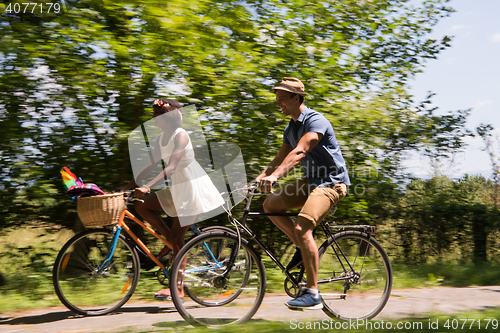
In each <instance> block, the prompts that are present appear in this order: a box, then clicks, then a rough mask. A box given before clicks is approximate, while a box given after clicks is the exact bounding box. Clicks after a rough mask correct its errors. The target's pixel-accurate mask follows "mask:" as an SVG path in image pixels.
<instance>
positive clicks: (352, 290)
mask: <svg viewBox="0 0 500 333" xmlns="http://www.w3.org/2000/svg"><path fill="white" fill-rule="evenodd" d="M337 245H338V246H337ZM334 249H335V250H336V252H337V253H335V251H334ZM340 250H341V251H340ZM342 253H343V254H344V255H345V257H346V258H347V261H349V263H350V265H349V264H348V262H347V261H346V260H345V258H344V256H343V255H342ZM337 255H338V256H337ZM319 258H320V261H319V268H318V282H319V283H318V286H319V290H320V292H321V296H322V298H323V311H324V312H325V313H326V314H327V315H328V316H329V317H331V318H338V319H341V320H350V321H353V320H363V319H371V318H373V317H375V316H376V315H378V314H379V313H380V311H382V309H383V308H384V307H385V305H386V304H387V301H388V299H389V296H390V294H391V289H392V267H391V263H390V261H389V257H388V255H387V253H386V252H385V250H384V249H383V248H382V246H381V245H380V243H378V242H377V241H376V240H375V239H374V238H373V237H371V236H369V235H368V234H366V233H363V232H359V231H344V232H340V233H337V234H335V235H333V237H331V238H329V239H327V240H326V241H325V242H324V243H323V244H322V245H321V247H320V250H319ZM350 267H352V269H351V268H350ZM329 279H333V280H332V281H330V282H328V280H329ZM335 279H336V280H335ZM321 280H322V281H325V283H321V282H320V281H321Z"/></svg>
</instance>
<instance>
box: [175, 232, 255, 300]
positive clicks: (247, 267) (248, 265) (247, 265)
mask: <svg viewBox="0 0 500 333" xmlns="http://www.w3.org/2000/svg"><path fill="white" fill-rule="evenodd" d="M201 232H202V233H207V232H229V233H231V234H234V236H236V237H237V234H236V232H235V231H234V230H232V229H229V228H226V227H208V228H204V229H202V230H201ZM209 243H212V241H210V242H209ZM218 245H219V244H217V245H214V244H206V246H207V247H208V248H209V249H212V248H214V247H215V248H216V247H218ZM235 251H236V246H235V248H234V249H233V253H235ZM214 252H215V251H214ZM212 253H213V252H212ZM213 254H214V256H215V257H216V259H217V260H218V261H219V262H221V261H222V260H223V259H222V258H221V257H220V255H221V253H213ZM246 254H247V255H246V261H245V267H244V268H241V267H238V269H243V270H244V271H245V276H244V277H243V279H242V282H241V286H240V287H239V288H238V290H236V291H234V292H233V293H232V294H231V295H230V297H228V298H227V299H225V300H223V301H219V302H209V301H206V300H204V299H203V298H199V297H198V296H197V295H196V293H195V292H192V291H191V290H190V289H189V287H188V286H184V292H185V293H186V294H187V295H188V296H189V297H190V298H191V299H192V300H193V301H195V302H196V303H198V304H200V305H203V306H207V307H208V306H221V305H226V304H229V303H231V302H232V301H233V300H235V299H236V298H238V296H239V295H240V294H241V293H242V292H243V291H244V288H245V287H246V285H247V284H248V280H249V278H250V272H251V267H252V257H251V256H250V254H249V253H248V252H246Z"/></svg>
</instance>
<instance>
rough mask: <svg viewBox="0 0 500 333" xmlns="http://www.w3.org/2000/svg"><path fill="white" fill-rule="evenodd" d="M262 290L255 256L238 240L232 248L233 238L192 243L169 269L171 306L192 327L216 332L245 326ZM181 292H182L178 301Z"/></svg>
mask: <svg viewBox="0 0 500 333" xmlns="http://www.w3.org/2000/svg"><path fill="white" fill-rule="evenodd" d="M265 286H266V275H265V268H264V265H263V263H262V261H261V260H260V258H259V256H258V255H257V253H255V251H254V250H253V249H252V247H250V246H249V245H248V243H247V241H246V240H244V239H242V240H241V247H239V248H238V237H237V236H236V235H234V234H233V233H229V232H217V231H214V232H208V233H203V234H201V235H199V236H197V237H195V238H193V239H192V240H191V241H189V242H188V243H187V244H186V245H185V246H184V247H183V248H182V249H181V251H180V252H179V254H178V255H177V257H176V258H175V260H174V263H173V264H172V272H171V277H170V292H171V294H172V300H173V301H174V304H175V307H176V308H177V311H179V314H180V315H181V316H182V317H183V318H184V319H185V320H186V321H187V322H189V323H190V324H192V325H197V326H210V327H218V326H224V325H229V324H239V323H243V322H245V321H247V320H249V319H250V318H251V317H252V316H253V315H254V314H255V312H256V311H257V310H258V308H259V306H260V304H261V302H262V299H263V297H264V293H265ZM181 288H183V290H184V291H185V292H186V297H184V298H183V299H181V297H180V295H179V289H181ZM181 290H182V289H181Z"/></svg>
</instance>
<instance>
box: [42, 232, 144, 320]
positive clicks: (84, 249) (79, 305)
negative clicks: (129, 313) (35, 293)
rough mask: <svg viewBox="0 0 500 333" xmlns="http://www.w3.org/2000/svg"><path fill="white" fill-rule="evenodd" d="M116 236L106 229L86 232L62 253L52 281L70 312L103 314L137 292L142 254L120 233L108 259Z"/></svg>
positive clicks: (72, 241)
mask: <svg viewBox="0 0 500 333" xmlns="http://www.w3.org/2000/svg"><path fill="white" fill-rule="evenodd" d="M114 235H115V233H114V232H110V231H109V230H105V229H93V230H88V231H84V232H82V233H80V234H78V235H76V236H74V237H73V238H71V239H70V240H69V241H68V242H67V243H66V244H65V245H64V246H63V248H62V249H61V251H60V252H59V254H58V256H57V259H56V261H55V263H54V268H53V271H52V280H53V284H54V288H55V291H56V294H57V296H58V297H59V299H60V300H61V302H62V303H63V304H64V305H65V306H66V307H67V308H68V309H70V310H71V311H73V312H76V313H78V314H81V315H87V316H97V315H104V314H107V313H110V312H113V311H115V310H117V309H119V308H120V307H121V306H122V305H123V304H125V302H127V301H128V300H129V298H130V297H131V296H132V294H133V293H134V291H135V288H136V287H137V283H138V281H139V274H140V264H139V257H138V255H137V252H136V251H135V250H134V249H133V247H132V246H131V245H130V244H129V243H128V242H127V240H126V239H125V237H124V236H123V235H120V237H119V238H118V241H117V242H116V246H115V248H114V253H113V256H112V257H111V258H110V259H109V261H108V260H107V259H106V257H107V255H108V252H109V251H110V249H111V248H112V243H113V242H112V240H113V236H114Z"/></svg>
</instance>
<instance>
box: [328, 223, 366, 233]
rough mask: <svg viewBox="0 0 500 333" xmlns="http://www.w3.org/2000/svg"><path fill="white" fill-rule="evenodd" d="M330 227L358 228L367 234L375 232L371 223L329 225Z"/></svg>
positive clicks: (342, 229)
mask: <svg viewBox="0 0 500 333" xmlns="http://www.w3.org/2000/svg"><path fill="white" fill-rule="evenodd" d="M330 229H332V230H340V231H345V230H352V229H358V230H363V232H365V233H367V234H374V233H375V226H373V225H331V226H330Z"/></svg>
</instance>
